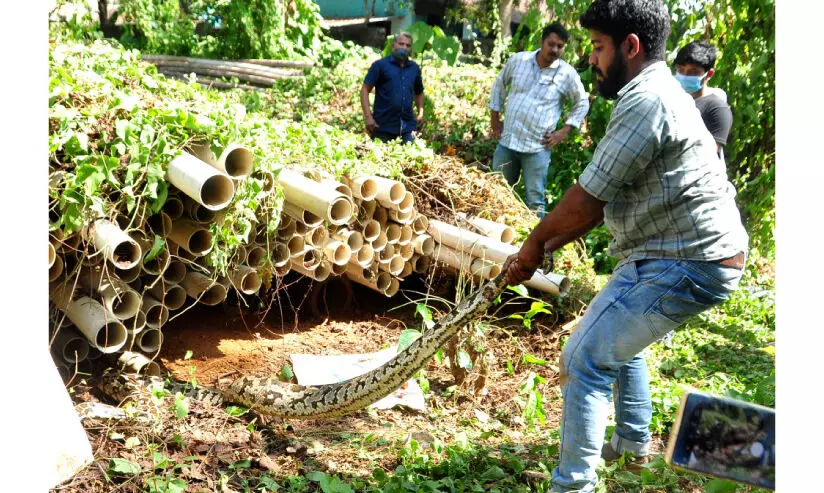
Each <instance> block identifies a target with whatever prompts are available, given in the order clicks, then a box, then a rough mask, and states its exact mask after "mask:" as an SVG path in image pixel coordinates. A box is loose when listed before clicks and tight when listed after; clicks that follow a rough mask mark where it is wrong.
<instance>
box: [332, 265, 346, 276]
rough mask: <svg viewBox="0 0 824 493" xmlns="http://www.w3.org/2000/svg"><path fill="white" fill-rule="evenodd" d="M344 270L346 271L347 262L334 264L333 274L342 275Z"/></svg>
mask: <svg viewBox="0 0 824 493" xmlns="http://www.w3.org/2000/svg"><path fill="white" fill-rule="evenodd" d="M344 272H346V264H342V265H340V264H332V274H335V275H336V276H342V275H343V273H344Z"/></svg>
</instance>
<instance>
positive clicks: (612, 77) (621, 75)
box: [592, 53, 627, 99]
mask: <svg viewBox="0 0 824 493" xmlns="http://www.w3.org/2000/svg"><path fill="white" fill-rule="evenodd" d="M616 55H617V56H616V57H615V59H614V60H613V61H612V64H610V66H609V67H607V73H606V75H605V74H603V73H601V70H600V69H599V68H598V67H597V66H593V67H592V68H593V70H594V71H595V72H596V73H597V74H599V75H601V76H602V77H603V79H601V80H598V78H597V77H596V78H595V86H596V87H597V88H598V92H599V93H601V96H603V97H605V98H606V99H616V98H617V97H618V91H620V90H621V88H622V87H624V85H626V78H627V61H626V60H624V55H623V54H621V53H616Z"/></svg>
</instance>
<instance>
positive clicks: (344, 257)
mask: <svg viewBox="0 0 824 493" xmlns="http://www.w3.org/2000/svg"><path fill="white" fill-rule="evenodd" d="M323 253H324V254H325V255H326V258H327V259H329V261H330V262H332V263H333V264H335V265H346V264H347V263H348V262H349V258H350V257H351V256H352V249H351V248H349V245H347V244H346V243H344V242H342V241H340V240H331V241H328V242H326V245H324V246H323Z"/></svg>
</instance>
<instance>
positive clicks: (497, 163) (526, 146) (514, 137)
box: [489, 23, 589, 217]
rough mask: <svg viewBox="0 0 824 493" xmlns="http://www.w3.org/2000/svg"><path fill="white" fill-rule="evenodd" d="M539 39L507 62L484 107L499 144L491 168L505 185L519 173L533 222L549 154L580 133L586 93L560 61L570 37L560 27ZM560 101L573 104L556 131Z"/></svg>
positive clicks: (541, 209)
mask: <svg viewBox="0 0 824 493" xmlns="http://www.w3.org/2000/svg"><path fill="white" fill-rule="evenodd" d="M541 38H542V40H541V48H540V49H538V50H535V51H523V52H521V53H517V54H515V55H513V56H512V58H510V59H509V61H507V63H506V65H505V66H504V68H503V70H502V71H501V73H500V74H499V75H498V78H497V79H495V84H494V85H493V86H492V97H491V98H490V102H489V108H490V109H491V110H492V135H493V136H494V137H495V138H496V139H500V140H499V142H498V147H497V149H495V154H494V155H493V157H492V169H494V170H495V171H500V172H501V173H503V175H504V177H505V178H506V180H507V182H508V183H509V184H510V185H515V183H517V182H518V178H519V175H520V174H521V170H523V172H524V188H525V190H526V205H527V207H529V208H530V209H531V210H533V211H535V212H536V213H537V214H538V217H544V207H545V206H546V195H545V193H544V190H545V189H546V177H547V173H548V172H549V161H550V153H551V149H552V148H553V147H555V146H556V145H558V144H559V143H560V142H561V141H563V140H564V138H566V136H567V135H568V134H569V132H570V131H571V130H572V128H573V127H574V128H579V127H580V126H581V122H582V121H583V119H584V117H585V116H586V115H587V112H588V111H589V94H587V92H586V91H585V90H584V86H583V84H581V78H580V77H579V76H578V72H576V71H575V69H574V68H573V67H572V66H571V65H570V64H568V63H567V62H565V61H564V60H561V55H563V53H564V48H565V47H566V43H567V41H568V40H569V33H567V31H566V29H564V26H562V25H560V24H558V23H553V24H550V25H548V26H547V27H546V28H544V31H543V33H541ZM507 91H508V92H509V94H508V97H507ZM505 100H506V112H505V121H504V122H503V123H502V122H501V111H502V110H503V108H504V101H505ZM565 100H566V101H571V102H572V103H573V107H572V111H570V113H569V116H568V117H567V119H566V124H565V125H564V126H563V127H562V128H561V129H559V130H556V129H555V127H556V126H557V125H558V119H559V118H560V117H561V110H562V109H563V106H562V105H563V102H564V101H565Z"/></svg>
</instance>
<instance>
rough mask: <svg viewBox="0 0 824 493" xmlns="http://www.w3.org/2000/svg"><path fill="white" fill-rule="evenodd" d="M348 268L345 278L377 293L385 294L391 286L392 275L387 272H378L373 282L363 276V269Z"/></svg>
mask: <svg viewBox="0 0 824 493" xmlns="http://www.w3.org/2000/svg"><path fill="white" fill-rule="evenodd" d="M348 265H349V267H350V268H347V270H346V274H344V275H345V276H346V277H348V278H349V279H351V280H352V281H354V282H356V283H358V284H361V285H363V286H366V287H368V288H371V289H374V290H375V291H378V292H379V293H384V294H385V293H386V290H387V289H389V288H390V286H391V285H392V274H390V273H388V272H383V271H381V272H379V273H378V275H377V276H376V277H375V279H374V280H369V279H368V278H367V277H365V276H364V272H363V269H360V268H358V267H357V266H352V264H348Z"/></svg>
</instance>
